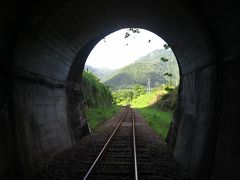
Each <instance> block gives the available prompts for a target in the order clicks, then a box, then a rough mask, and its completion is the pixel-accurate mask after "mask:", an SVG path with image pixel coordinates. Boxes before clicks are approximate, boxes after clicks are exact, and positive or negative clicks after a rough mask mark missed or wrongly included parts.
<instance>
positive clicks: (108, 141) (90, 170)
mask: <svg viewBox="0 0 240 180" xmlns="http://www.w3.org/2000/svg"><path fill="white" fill-rule="evenodd" d="M127 113H128V109H127V111H126V112H125V114H124V115H123V117H122V119H121V120H120V121H119V123H118V125H117V127H116V128H115V129H114V131H113V132H112V134H111V136H110V137H109V139H108V140H107V142H106V144H105V145H104V147H103V148H102V150H101V152H100V153H99V154H98V156H97V158H96V159H95V161H94V163H93V164H92V166H91V167H90V169H89V170H88V172H87V173H86V175H85V176H84V178H83V180H87V178H88V177H89V176H90V174H91V172H92V171H93V169H94V167H95V166H96V164H97V163H98V161H99V160H100V158H101V157H102V156H103V154H104V153H105V152H106V150H107V147H108V146H109V144H110V142H111V141H112V138H113V136H114V135H115V133H116V132H117V130H118V128H119V127H120V125H121V124H122V121H123V120H124V118H125V117H126V115H127Z"/></svg>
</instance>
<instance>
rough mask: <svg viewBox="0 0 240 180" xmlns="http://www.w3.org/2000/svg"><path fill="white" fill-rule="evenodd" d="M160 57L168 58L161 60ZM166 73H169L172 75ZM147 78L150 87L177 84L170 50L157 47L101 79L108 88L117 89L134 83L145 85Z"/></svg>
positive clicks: (129, 86) (175, 63) (175, 70)
mask: <svg viewBox="0 0 240 180" xmlns="http://www.w3.org/2000/svg"><path fill="white" fill-rule="evenodd" d="M161 58H165V59H169V60H168V61H167V62H163V61H162V59H161ZM166 73H169V74H171V75H172V77H170V76H171V75H170V76H168V75H166ZM148 79H150V84H151V87H157V86H159V85H161V84H168V83H171V84H174V85H177V84H178V81H179V70H178V64H177V61H176V58H175V56H174V54H173V53H172V51H171V50H165V49H157V50H155V51H153V52H151V53H149V54H147V55H146V56H144V57H141V58H139V59H138V60H136V61H135V62H134V63H132V64H130V65H128V66H125V67H123V68H121V69H119V70H116V71H114V72H113V73H112V74H110V75H109V76H107V77H105V78H103V79H102V81H103V83H104V84H105V85H107V86H109V87H110V89H112V90H117V89H125V88H131V87H132V86H134V85H136V84H139V85H143V86H147V82H148Z"/></svg>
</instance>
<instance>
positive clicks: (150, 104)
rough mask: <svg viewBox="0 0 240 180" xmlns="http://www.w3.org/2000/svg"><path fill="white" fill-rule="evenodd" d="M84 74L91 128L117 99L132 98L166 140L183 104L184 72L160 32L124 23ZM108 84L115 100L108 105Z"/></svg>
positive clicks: (106, 40) (100, 46)
mask: <svg viewBox="0 0 240 180" xmlns="http://www.w3.org/2000/svg"><path fill="white" fill-rule="evenodd" d="M94 76H96V78H98V79H96V78H95V77H94ZM82 78H83V79H82V81H83V82H81V83H82V84H85V85H83V88H82V89H83V90H82V91H83V96H84V98H83V99H84V100H83V101H84V102H85V105H86V107H87V108H85V109H87V119H88V122H90V127H91V129H92V128H95V127H96V126H97V125H98V124H101V123H102V119H107V117H109V116H110V114H108V112H111V110H112V113H114V112H116V106H115V105H117V106H118V107H119V106H126V105H127V104H128V105H130V106H131V107H133V108H137V109H139V110H140V111H141V113H143V114H142V115H143V116H144V117H146V116H147V117H148V118H149V121H148V123H149V124H150V125H151V127H152V128H154V130H155V131H157V132H158V133H159V135H160V136H161V137H162V138H163V140H165V138H166V136H167V133H168V130H169V127H170V122H171V120H172V116H173V112H174V111H175V108H176V104H177V96H178V86H179V79H180V77H179V67H178V63H177V60H176V57H175V55H174V53H173V51H172V50H171V48H170V46H169V45H168V44H167V43H166V42H165V41H164V40H162V39H161V38H160V37H159V36H157V35H156V34H154V33H152V32H150V31H147V30H144V29H141V28H124V29H121V30H118V31H115V32H113V33H111V34H109V35H108V36H106V37H104V38H103V39H102V40H101V41H99V42H98V43H97V44H96V46H95V47H94V48H93V49H92V51H91V53H90V54H89V56H88V58H87V60H86V63H85V67H84V72H83V77H82ZM93 80H94V81H93ZM98 81H99V84H98V83H97V82H98ZM93 82H95V83H93ZM96 83H97V85H99V86H101V87H102V88H103V89H101V88H100V87H99V88H98V86H97V85H96ZM84 86H85V87H86V89H87V90H86V89H84ZM87 86H88V87H87ZM103 90H104V92H105V93H106V94H107V93H108V96H107V98H110V99H107V98H106V100H105V101H107V102H110V103H108V104H107V105H106V103H104V99H103V97H104V95H106V94H103V93H101V92H100V91H103ZM93 94H95V96H96V97H95V98H93ZM98 97H100V99H99V100H98ZM111 101H112V103H113V105H112V104H111ZM142 101H145V102H144V103H141V102H142ZM104 107H106V109H104ZM111 108H113V109H111ZM117 109H118V108H117ZM105 110H106V111H108V112H105ZM96 116H99V117H98V118H96ZM101 116H103V117H101ZM101 118H102V119H101ZM91 119H92V120H91ZM159 119H161V121H162V122H161V121H160V122H159ZM161 123H163V124H161ZM160 124H161V125H160ZM163 127H164V128H163Z"/></svg>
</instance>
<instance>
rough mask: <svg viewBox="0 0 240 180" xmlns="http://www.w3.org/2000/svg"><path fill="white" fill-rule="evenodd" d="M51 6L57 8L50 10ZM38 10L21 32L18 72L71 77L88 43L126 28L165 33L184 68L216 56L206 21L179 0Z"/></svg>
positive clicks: (68, 4) (63, 4)
mask: <svg viewBox="0 0 240 180" xmlns="http://www.w3.org/2000/svg"><path fill="white" fill-rule="evenodd" d="M47 7H54V8H49V11H47V9H48V8H47ZM99 7H101V8H99ZM42 9H44V10H45V9H46V10H45V11H43V10H42ZM169 9H171V13H169ZM146 12H147V13H146ZM179 12H181V13H179ZM32 13H33V15H32V17H30V18H29V19H27V21H26V24H25V25H24V26H23V28H22V30H21V32H20V33H19V36H18V43H17V47H16V52H15V58H14V62H13V64H14V67H15V68H16V70H17V71H18V72H19V71H20V72H21V70H22V69H24V70H27V72H29V74H32V73H33V74H37V75H40V76H44V77H47V78H49V79H51V80H58V81H66V79H67V76H68V74H69V71H70V69H71V65H72V63H73V62H74V60H76V59H81V61H85V60H86V59H82V58H81V56H80V57H79V56H78V58H76V57H77V54H79V53H81V52H80V51H81V50H82V49H83V48H84V47H86V46H92V47H91V48H93V47H94V45H95V44H94V43H93V42H97V40H100V39H101V38H103V37H104V36H106V35H108V34H109V33H112V32H114V31H116V30H119V29H121V28H126V27H139V28H144V29H147V30H150V31H152V32H154V33H156V34H157V35H159V36H160V37H162V38H163V39H164V40H165V41H166V42H168V43H169V44H170V46H171V47H172V49H173V50H174V52H175V53H176V56H177V58H178V60H179V64H180V68H181V70H182V73H187V72H191V71H192V70H194V69H195V68H198V67H201V66H205V65H207V64H209V63H211V62H210V61H211V60H212V59H211V60H210V58H209V56H210V53H211V51H209V49H211V42H209V39H207V37H208V36H207V32H206V31H205V27H204V25H203V24H201V22H199V21H197V19H196V18H195V17H194V16H192V14H190V13H191V12H189V10H188V9H186V7H185V6H184V5H183V4H180V3H178V2H175V3H174V5H173V3H172V2H167V1H164V2H161V5H159V4H158V3H157V2H155V1H154V2H151V3H147V4H146V3H139V2H135V1H131V2H128V3H125V2H124V1H119V2H106V1H94V3H92V2H91V1H88V3H86V2H84V3H83V2H80V1H74V0H72V1H67V2H61V3H59V2H57V3H56V4H54V5H53V4H44V3H43V4H40V5H38V6H37V8H36V10H34V11H33V12H32ZM186 36H189V38H185V37H186ZM199 37H201V38H199ZM90 44H91V45H90ZM186 47H187V48H186ZM200 47H201V48H200ZM91 48H88V50H89V52H90V50H91ZM89 52H88V53H89ZM189 52H192V53H191V57H190V56H189ZM193 52H194V53H193ZM203 52H207V53H205V56H206V57H205V59H206V60H205V61H202V59H199V55H200V54H202V53H203ZM85 53H86V52H85ZM81 68H82V67H81ZM81 68H79V72H81Z"/></svg>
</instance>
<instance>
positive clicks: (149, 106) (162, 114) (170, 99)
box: [114, 85, 177, 139]
mask: <svg viewBox="0 0 240 180" xmlns="http://www.w3.org/2000/svg"><path fill="white" fill-rule="evenodd" d="M132 91H133V93H134V90H133V89H132ZM118 92H119V93H120V92H121V90H118ZM125 95H127V94H125ZM117 97H120V96H117V95H116V94H115V96H114V99H116V98H117ZM126 98H127V99H130V98H129V97H126ZM176 99H177V89H176V88H174V89H173V86H166V85H163V86H160V87H158V88H154V89H153V90H152V92H151V93H145V92H144V93H141V94H139V95H138V96H137V97H135V98H132V99H131V101H126V100H122V101H121V99H120V100H119V99H118V100H117V102H118V104H120V105H125V104H128V103H130V104H131V106H132V107H133V108H136V109H137V110H138V111H139V112H140V114H141V115H142V116H143V117H144V118H145V119H146V120H147V122H148V124H149V125H150V127H151V128H152V129H154V130H155V131H156V133H158V134H159V136H160V137H162V138H163V139H165V138H166V136H167V133H168V130H169V127H170V123H171V119H172V113H173V110H174V107H175V104H176ZM162 100H163V101H162Z"/></svg>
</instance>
